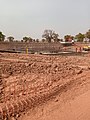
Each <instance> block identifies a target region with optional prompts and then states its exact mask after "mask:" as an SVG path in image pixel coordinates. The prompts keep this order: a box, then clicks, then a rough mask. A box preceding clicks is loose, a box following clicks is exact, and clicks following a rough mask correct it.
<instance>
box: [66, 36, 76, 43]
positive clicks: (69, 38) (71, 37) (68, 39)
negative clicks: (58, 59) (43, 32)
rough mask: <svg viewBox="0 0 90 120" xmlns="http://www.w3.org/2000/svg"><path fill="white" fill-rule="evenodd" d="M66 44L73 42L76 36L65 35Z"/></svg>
mask: <svg viewBox="0 0 90 120" xmlns="http://www.w3.org/2000/svg"><path fill="white" fill-rule="evenodd" d="M64 39H65V42H68V41H72V40H73V39H74V36H71V35H65V36H64Z"/></svg>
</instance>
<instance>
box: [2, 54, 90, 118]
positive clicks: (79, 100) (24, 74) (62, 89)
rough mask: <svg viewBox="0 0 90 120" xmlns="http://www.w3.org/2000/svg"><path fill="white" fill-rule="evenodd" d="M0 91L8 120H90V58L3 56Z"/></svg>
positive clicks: (29, 55) (77, 56)
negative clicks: (16, 106) (12, 108)
mask: <svg viewBox="0 0 90 120" xmlns="http://www.w3.org/2000/svg"><path fill="white" fill-rule="evenodd" d="M0 90H1V91H0V92H1V93H0V109H1V112H2V111H3V109H4V108H5V107H6V106H7V108H6V109H7V110H9V109H10V108H9V107H10V106H14V105H15V104H18V108H16V110H15V108H14V111H13V110H12V111H11V112H16V114H15V113H13V114H12V113H11V114H10V116H9V115H8V116H9V117H8V119H9V120H90V102H89V101H90V54H89V53H88V54H82V55H76V56H75V55H71V56H70V55H69V56H68V55H65V56H62V55H57V56H54V55H52V56H49V55H37V54H35V55H34V54H33V55H31V54H18V53H0ZM23 100H25V101H27V103H28V105H27V104H25V106H24V107H23V108H20V107H21V106H19V105H20V104H19V103H20V101H22V102H23ZM22 105H24V103H23V104H22ZM21 109H23V110H21ZM9 112H10V111H9ZM2 114H4V112H2V113H1V115H2ZM8 114H9V113H8ZM1 119H4V117H1Z"/></svg>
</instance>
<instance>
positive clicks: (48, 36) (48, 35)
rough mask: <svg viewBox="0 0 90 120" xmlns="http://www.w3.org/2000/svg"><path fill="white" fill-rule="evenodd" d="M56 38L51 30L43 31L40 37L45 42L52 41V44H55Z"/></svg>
mask: <svg viewBox="0 0 90 120" xmlns="http://www.w3.org/2000/svg"><path fill="white" fill-rule="evenodd" d="M58 36H59V35H58V34H57V33H55V32H54V31H53V30H45V31H44V33H43V35H42V38H45V39H46V41H47V42H52V40H53V41H54V42H57V41H58Z"/></svg>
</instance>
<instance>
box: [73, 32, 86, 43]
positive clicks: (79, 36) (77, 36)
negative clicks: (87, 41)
mask: <svg viewBox="0 0 90 120" xmlns="http://www.w3.org/2000/svg"><path fill="white" fill-rule="evenodd" d="M75 38H76V39H77V41H78V42H83V40H84V38H85V35H84V34H82V33H79V34H77V35H76V36H75Z"/></svg>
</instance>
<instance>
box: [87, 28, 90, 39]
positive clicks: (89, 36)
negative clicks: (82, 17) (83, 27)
mask: <svg viewBox="0 0 90 120" xmlns="http://www.w3.org/2000/svg"><path fill="white" fill-rule="evenodd" d="M86 37H87V38H88V39H89V40H90V29H89V30H88V32H86Z"/></svg>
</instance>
